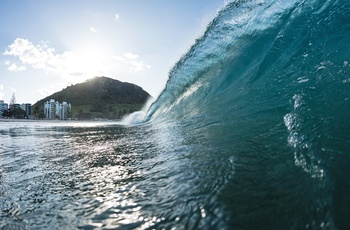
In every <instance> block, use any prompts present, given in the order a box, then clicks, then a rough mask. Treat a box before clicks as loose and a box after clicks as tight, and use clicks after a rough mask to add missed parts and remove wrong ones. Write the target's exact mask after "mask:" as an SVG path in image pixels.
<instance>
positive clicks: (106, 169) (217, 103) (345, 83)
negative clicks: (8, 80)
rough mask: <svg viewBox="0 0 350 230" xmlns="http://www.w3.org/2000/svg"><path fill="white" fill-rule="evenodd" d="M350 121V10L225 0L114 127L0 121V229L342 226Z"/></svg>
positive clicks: (349, 211)
mask: <svg viewBox="0 0 350 230" xmlns="http://www.w3.org/2000/svg"><path fill="white" fill-rule="evenodd" d="M349 114H350V2H349V1H344V0H343V1H341V0H338V1H326V0H325V1H319V0H318V1H316V0H304V1H300V0H291V1H283V0H280V1H276V0H275V1H272V0H250V1H249V0H245V1H244V0H242V1H234V2H232V3H229V4H227V5H226V6H225V7H224V8H223V9H222V10H221V11H220V12H219V13H218V15H217V16H216V18H215V19H214V20H213V21H212V22H211V23H210V24H209V25H208V27H207V29H206V31H205V33H204V35H203V36H202V37H200V38H198V39H197V40H196V41H195V43H194V44H193V46H192V47H191V48H190V49H189V50H188V52H187V53H186V54H185V55H184V56H183V57H182V58H181V59H180V60H179V61H178V62H177V63H176V64H175V66H174V67H173V68H172V69H171V70H170V72H169V79H168V82H167V84H166V87H165V89H164V90H163V92H162V93H161V94H160V96H159V97H158V99H157V100H156V101H155V102H153V103H152V105H151V106H150V107H149V108H148V109H147V110H146V111H145V112H137V113H135V114H134V115H132V116H130V117H128V118H126V119H125V120H124V123H123V124H122V123H117V124H116V123H110V122H99V123H91V122H86V123H84V122H78V123H74V122H73V123H52V122H51V123H50V122H22V123H12V122H9V123H5V122H4V123H0V138H1V142H0V144H1V149H0V159H1V161H0V166H1V168H0V205H1V206H0V208H1V212H0V228H2V229H62V228H63V229H65V228H66V229H78V228H79V229H80V228H82V229H172V228H175V229H350V220H349V216H350V179H349V175H350V167H349V165H350V138H349V137H350V122H349V118H350V115H349ZM125 123H127V125H125Z"/></svg>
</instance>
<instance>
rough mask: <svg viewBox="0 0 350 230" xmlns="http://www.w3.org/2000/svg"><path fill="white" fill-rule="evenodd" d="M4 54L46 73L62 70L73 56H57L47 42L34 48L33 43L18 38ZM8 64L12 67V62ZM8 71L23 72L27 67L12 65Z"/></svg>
mask: <svg viewBox="0 0 350 230" xmlns="http://www.w3.org/2000/svg"><path fill="white" fill-rule="evenodd" d="M3 54H4V55H9V56H15V57H18V58H19V60H20V61H21V62H22V63H23V64H28V65H31V66H32V67H33V68H35V69H40V70H44V71H45V72H48V71H55V70H57V69H60V68H62V65H64V62H65V60H66V59H67V58H68V56H70V55H71V53H69V52H64V53H63V54H55V49H53V48H49V47H48V45H47V43H46V42H41V44H39V45H37V46H34V45H33V43H32V42H30V41H28V40H27V39H22V38H17V39H16V40H15V41H14V42H13V43H12V44H11V45H9V46H8V47H7V49H6V50H5V52H4V53H3ZM6 64H7V65H10V62H8V61H7V62H6ZM8 69H9V70H10V71H22V70H25V67H24V66H19V67H18V66H17V65H15V64H12V65H10V66H9V67H8Z"/></svg>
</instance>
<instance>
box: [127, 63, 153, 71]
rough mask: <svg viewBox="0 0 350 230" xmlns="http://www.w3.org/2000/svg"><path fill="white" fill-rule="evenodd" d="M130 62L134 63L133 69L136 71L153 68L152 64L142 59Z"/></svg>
mask: <svg viewBox="0 0 350 230" xmlns="http://www.w3.org/2000/svg"><path fill="white" fill-rule="evenodd" d="M130 64H131V65H132V67H131V71H132V72H135V73H137V72H140V71H143V70H145V69H150V68H151V66H149V65H146V64H144V63H143V62H141V61H130Z"/></svg>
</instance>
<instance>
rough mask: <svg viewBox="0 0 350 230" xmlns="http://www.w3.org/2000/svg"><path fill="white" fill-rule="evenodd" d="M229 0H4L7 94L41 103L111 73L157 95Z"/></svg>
mask: <svg viewBox="0 0 350 230" xmlns="http://www.w3.org/2000/svg"><path fill="white" fill-rule="evenodd" d="M225 2H226V1H224V0H176V1H166V0H147V1H142V0H100V1H97V0H95V1H92V0H74V1H71V0H60V1H47V0H45V1H43V0H31V1H25V0H21V1H19V0H2V1H1V3H0V36H1V39H0V66H1V67H0V100H5V102H7V103H9V101H10V99H11V96H12V93H13V92H14V93H15V95H16V102H17V103H33V104H34V103H35V102H36V101H38V100H40V99H42V98H44V97H46V96H48V95H50V94H52V93H54V92H56V91H59V90H61V89H63V88H65V87H66V86H68V85H71V84H75V83H79V82H84V81H85V80H87V79H89V78H92V77H94V76H106V77H111V78H114V79H117V80H120V81H125V82H131V83H134V84H137V85H139V86H141V87H142V88H143V89H145V90H146V91H147V92H149V93H150V94H151V95H152V96H154V97H156V96H158V94H159V93H160V92H161V91H162V89H163V88H164V86H165V83H166V81H167V79H168V72H169V70H170V69H171V68H172V67H173V66H174V64H175V63H176V61H177V60H178V59H179V58H180V57H181V56H182V55H183V54H184V53H185V52H186V51H187V50H188V49H189V48H190V46H191V45H192V44H193V43H194V41H195V39H196V38H197V37H199V36H200V35H201V34H202V33H203V32H204V30H205V28H206V26H207V24H208V23H209V22H210V21H211V20H212V19H213V18H214V17H215V15H216V14H217V12H218V11H219V10H220V9H221V8H222V7H223V6H224V5H225Z"/></svg>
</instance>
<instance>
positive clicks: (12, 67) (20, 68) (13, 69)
mask: <svg viewBox="0 0 350 230" xmlns="http://www.w3.org/2000/svg"><path fill="white" fill-rule="evenodd" d="M8 65H9V67H7V69H8V70H9V71H11V72H19V71H24V70H26V69H27V68H26V67H25V66H17V65H16V64H11V65H10V63H9V64H8Z"/></svg>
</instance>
